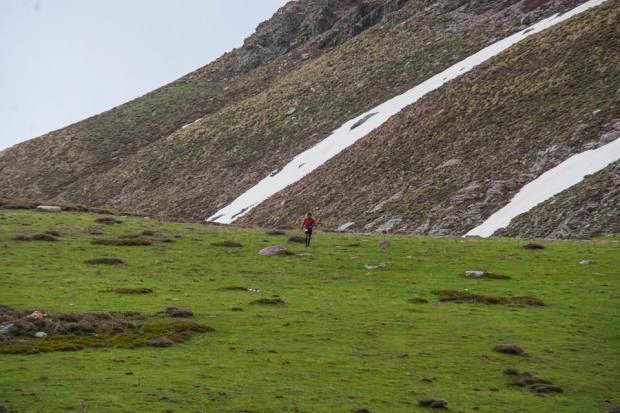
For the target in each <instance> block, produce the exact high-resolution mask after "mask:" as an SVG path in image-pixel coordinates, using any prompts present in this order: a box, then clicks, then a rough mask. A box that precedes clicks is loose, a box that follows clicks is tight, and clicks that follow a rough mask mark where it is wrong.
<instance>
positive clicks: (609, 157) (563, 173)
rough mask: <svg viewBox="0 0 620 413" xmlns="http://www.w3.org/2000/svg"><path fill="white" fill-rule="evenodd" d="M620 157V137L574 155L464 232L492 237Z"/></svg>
mask: <svg viewBox="0 0 620 413" xmlns="http://www.w3.org/2000/svg"><path fill="white" fill-rule="evenodd" d="M619 159H620V139H616V140H615V141H613V142H611V143H608V144H607V145H604V146H601V147H599V148H598V149H592V150H589V151H585V152H581V153H578V154H577V155H573V156H571V157H570V158H568V159H567V160H565V161H564V162H562V163H561V164H559V165H558V166H556V167H555V168H552V169H549V170H548V171H547V172H545V173H543V174H542V175H540V176H539V177H538V178H536V179H534V180H533V181H532V182H530V183H528V184H527V185H525V186H524V187H523V188H521V190H520V191H519V192H518V193H517V194H516V195H515V196H514V198H512V200H510V202H509V203H508V205H506V206H504V207H503V208H502V209H500V210H499V211H497V212H495V213H494V214H493V215H491V216H490V217H489V218H487V220H486V221H484V222H483V223H482V224H480V225H479V226H477V227H476V228H474V229H472V230H471V231H469V232H468V233H467V234H465V236H466V237H467V236H479V237H490V236H491V235H493V233H495V231H497V230H498V229H500V228H504V227H506V226H508V224H510V221H511V220H512V219H513V218H514V217H516V216H517V215H521V214H523V213H525V212H527V211H529V210H530V209H532V208H534V207H535V206H536V205H538V204H540V203H542V202H544V201H546V200H548V199H549V198H551V197H552V196H554V195H556V194H559V193H560V192H562V191H564V190H566V189H568V188H570V187H571V186H573V185H576V184H578V183H579V182H581V181H582V180H583V179H584V178H585V177H586V176H587V175H591V174H593V173H596V172H598V171H600V170H601V169H603V168H605V167H606V166H607V165H609V164H611V163H613V162H615V161H617V160H619Z"/></svg>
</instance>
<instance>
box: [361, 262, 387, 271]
mask: <svg viewBox="0 0 620 413" xmlns="http://www.w3.org/2000/svg"><path fill="white" fill-rule="evenodd" d="M364 268H366V269H367V270H376V269H378V268H385V263H383V262H380V263H378V264H366V265H364Z"/></svg>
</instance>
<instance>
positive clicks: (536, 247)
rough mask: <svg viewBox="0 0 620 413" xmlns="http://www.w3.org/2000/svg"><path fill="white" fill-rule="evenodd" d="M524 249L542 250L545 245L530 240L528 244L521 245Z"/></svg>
mask: <svg viewBox="0 0 620 413" xmlns="http://www.w3.org/2000/svg"><path fill="white" fill-rule="evenodd" d="M521 248H523V249H524V250H544V249H545V246H544V245H542V244H536V243H534V242H530V243H529V244H525V245H524V246H522V247H521Z"/></svg>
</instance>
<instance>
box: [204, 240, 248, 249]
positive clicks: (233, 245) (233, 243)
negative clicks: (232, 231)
mask: <svg viewBox="0 0 620 413" xmlns="http://www.w3.org/2000/svg"><path fill="white" fill-rule="evenodd" d="M211 245H212V246H214V247H226V248H241V247H242V245H241V243H240V242H237V241H220V242H212V243H211Z"/></svg>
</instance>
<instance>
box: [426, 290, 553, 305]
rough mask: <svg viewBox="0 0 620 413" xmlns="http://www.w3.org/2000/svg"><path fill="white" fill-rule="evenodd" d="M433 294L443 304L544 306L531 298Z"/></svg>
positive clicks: (441, 292) (454, 293)
mask: <svg viewBox="0 0 620 413" xmlns="http://www.w3.org/2000/svg"><path fill="white" fill-rule="evenodd" d="M433 294H436V295H438V296H439V301H443V302H450V301H452V302H456V303H463V302H472V303H480V304H505V305H519V306H533V307H535V306H544V305H545V303H544V302H543V301H542V300H541V299H539V298H536V297H532V296H515V297H502V296H499V297H496V296H491V295H479V294H472V293H470V292H468V291H459V290H438V291H433Z"/></svg>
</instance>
